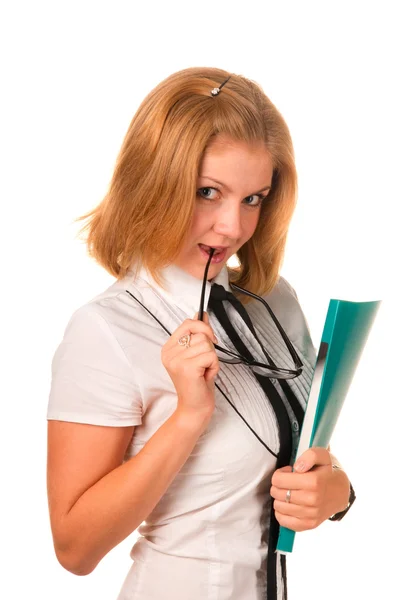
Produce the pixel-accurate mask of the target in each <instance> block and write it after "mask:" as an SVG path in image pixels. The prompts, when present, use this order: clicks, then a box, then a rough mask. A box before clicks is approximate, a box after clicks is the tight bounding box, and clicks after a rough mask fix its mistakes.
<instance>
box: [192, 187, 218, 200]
mask: <svg viewBox="0 0 399 600" xmlns="http://www.w3.org/2000/svg"><path fill="white" fill-rule="evenodd" d="M206 192H219V190H218V189H217V188H214V187H202V188H199V189H198V190H197V195H198V196H200V197H201V198H204V199H205V200H215V196H213V197H212V196H211V194H209V193H206Z"/></svg>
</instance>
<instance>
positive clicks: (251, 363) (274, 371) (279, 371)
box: [198, 248, 303, 379]
mask: <svg viewBox="0 0 399 600" xmlns="http://www.w3.org/2000/svg"><path fill="white" fill-rule="evenodd" d="M213 253H214V248H211V252H210V254H209V259H208V262H207V264H206V267H205V271H204V277H203V281H202V290H201V298H200V306H199V311H198V319H199V320H200V321H203V314H204V302H205V289H206V283H207V279H208V270H209V265H210V263H211V260H212V256H213ZM230 287H231V288H233V289H235V290H237V291H239V292H240V293H242V294H244V295H246V296H249V297H251V298H254V299H255V300H259V302H261V303H262V304H263V305H264V306H265V308H266V309H267V311H268V312H269V314H270V316H271V318H272V319H273V322H274V324H275V325H276V327H277V329H278V330H279V332H280V335H281V337H282V338H283V340H284V343H285V345H286V347H287V349H288V351H289V353H290V355H291V358H292V360H293V362H294V364H295V369H286V368H283V367H276V366H274V365H273V364H268V363H262V362H259V361H256V360H249V359H247V358H246V357H245V356H242V355H241V354H239V353H237V352H234V351H232V350H228V349H227V348H223V347H222V346H219V345H218V344H214V346H215V348H216V349H217V350H219V352H223V353H224V354H228V355H229V356H230V357H232V358H233V359H234V360H229V359H227V358H226V359H224V358H222V357H220V356H218V358H219V360H220V361H221V362H223V363H225V364H244V365H247V366H248V367H259V368H262V369H266V370H267V371H269V372H270V373H271V375H272V376H273V377H274V378H275V379H294V378H295V377H299V376H300V375H301V374H302V369H303V363H302V361H301V359H300V358H299V356H298V353H297V351H296V350H295V348H294V346H293V344H292V343H291V341H290V339H289V337H288V336H287V334H286V333H285V331H284V329H283V327H282V325H281V324H280V322H279V320H278V319H277V317H276V315H275V314H274V312H273V311H272V309H271V308H270V306H269V305H268V303H267V302H266V300H264V299H263V298H262V297H261V296H258V295H257V294H254V293H253V292H250V291H248V290H246V289H244V288H242V287H240V286H238V285H236V284H235V283H230ZM252 333H253V335H254V336H255V339H256V341H257V342H258V344H259V345H260V347H261V348H262V352H263V354H264V355H265V356H266V359H267V360H269V361H271V362H272V363H273V361H272V359H271V357H270V356H269V354H268V353H267V352H266V350H265V348H264V347H263V344H262V343H261V341H260V340H259V338H258V336H257V335H256V332H255V329H254V330H253V331H252Z"/></svg>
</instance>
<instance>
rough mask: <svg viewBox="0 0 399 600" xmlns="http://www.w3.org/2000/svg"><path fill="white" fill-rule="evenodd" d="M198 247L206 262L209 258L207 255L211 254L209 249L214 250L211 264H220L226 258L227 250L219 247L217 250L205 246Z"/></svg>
mask: <svg viewBox="0 0 399 600" xmlns="http://www.w3.org/2000/svg"><path fill="white" fill-rule="evenodd" d="M198 246H199V249H200V251H201V253H202V255H203V257H204V258H206V259H207V260H208V258H209V254H210V252H211V248H212V247H213V248H215V252H214V254H213V256H212V259H211V262H212V263H220V262H222V261H223V260H224V259H225V258H226V254H227V248H221V247H220V246H219V248H216V247H215V246H206V245H205V244H198Z"/></svg>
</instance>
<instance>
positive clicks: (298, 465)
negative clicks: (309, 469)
mask: <svg viewBox="0 0 399 600" xmlns="http://www.w3.org/2000/svg"><path fill="white" fill-rule="evenodd" d="M294 469H295V471H304V470H305V469H306V465H305V463H304V462H303V461H302V460H301V461H299V463H296V464H295V465H294Z"/></svg>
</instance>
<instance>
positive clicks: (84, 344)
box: [47, 306, 142, 426]
mask: <svg viewBox="0 0 399 600" xmlns="http://www.w3.org/2000/svg"><path fill="white" fill-rule="evenodd" d="M51 371H52V378H51V389H50V397H49V402H48V409H47V419H48V420H59V421H73V422H77V423H88V424H92V425H109V426H129V425H140V424H141V422H142V421H141V417H142V401H141V396H140V394H139V388H138V385H137V384H136V383H135V381H134V374H133V369H132V366H131V365H130V363H129V361H128V359H127V357H126V354H125V352H124V350H123V348H122V347H121V346H120V344H119V342H118V340H117V339H116V337H115V335H114V334H113V332H112V330H111V328H110V325H109V324H108V322H107V321H106V320H105V318H104V317H103V316H102V315H101V314H100V313H99V312H97V311H96V310H95V308H93V307H90V306H84V307H82V308H80V309H79V310H78V311H76V312H75V313H74V315H73V316H72V318H71V320H70V321H69V323H68V325H67V328H66V330H65V334H64V338H63V340H62V342H61V344H60V345H59V346H58V348H57V350H56V352H55V354H54V357H53V361H52V369H51Z"/></svg>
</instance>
